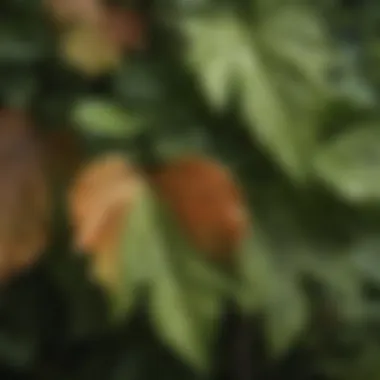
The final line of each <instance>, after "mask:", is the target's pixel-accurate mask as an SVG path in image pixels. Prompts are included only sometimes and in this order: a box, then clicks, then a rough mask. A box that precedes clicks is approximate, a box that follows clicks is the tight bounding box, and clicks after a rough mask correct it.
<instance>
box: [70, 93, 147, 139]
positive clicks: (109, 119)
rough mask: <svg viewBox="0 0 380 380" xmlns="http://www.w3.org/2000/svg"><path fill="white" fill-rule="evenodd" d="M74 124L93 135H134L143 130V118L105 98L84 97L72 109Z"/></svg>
mask: <svg viewBox="0 0 380 380" xmlns="http://www.w3.org/2000/svg"><path fill="white" fill-rule="evenodd" d="M72 120H73V122H74V124H75V125H76V126H77V127H78V128H79V129H81V130H82V131H84V132H85V133H89V134H92V135H103V136H105V137H133V136H135V135H136V134H137V133H139V132H140V131H141V128H142V120H141V119H140V118H138V117H136V116H133V115H131V114H129V113H128V112H126V111H125V110H124V109H123V108H121V107H119V106H117V105H116V104H114V103H111V102H109V101H107V100H103V99H95V98H94V99H84V100H83V101H80V102H79V103H78V104H77V105H76V106H75V107H74V109H73V110H72Z"/></svg>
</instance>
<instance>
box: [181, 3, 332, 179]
mask: <svg viewBox="0 0 380 380" xmlns="http://www.w3.org/2000/svg"><path fill="white" fill-rule="evenodd" d="M180 22H181V28H182V29H183V30H184V32H185V34H186V35H187V37H188V40H189V44H190V47H189V50H188V55H187V59H188V61H189V64H190V66H191V68H192V69H193V70H194V71H195V73H196V74H197V75H198V78H199V81H200V82H201V85H202V86H203V88H204V90H205V94H206V96H207V98H208V100H209V101H210V103H211V104H212V105H213V106H214V107H216V108H217V109H221V108H222V107H223V106H225V105H226V104H227V102H228V101H229V100H230V99H231V96H232V90H234V89H237V91H238V98H239V103H240V105H239V108H240V110H241V112H242V114H243V116H244V117H245V119H246V120H247V122H248V123H249V129H250V131H252V133H253V136H254V138H257V139H258V140H259V141H261V142H262V143H263V144H265V145H266V146H267V147H268V149H270V150H271V152H272V153H273V155H274V156H275V157H276V158H277V160H278V161H279V163H280V164H281V165H282V166H283V167H284V168H286V169H287V170H288V171H289V172H290V174H291V175H293V176H295V177H300V176H302V175H304V174H305V173H304V171H305V168H306V167H307V165H308V163H309V160H310V157H311V152H312V151H313V148H314V145H315V133H316V128H317V114H316V110H318V109H319V108H320V106H321V105H320V104H319V103H320V102H321V101H323V97H324V96H325V95H326V90H327V88H328V86H327V82H326V80H327V78H326V74H327V69H328V68H329V63H330V51H329V49H328V41H327V38H326V37H325V35H324V33H323V30H322V28H321V25H320V22H319V20H318V19H317V18H315V17H314V14H313V13H312V12H311V11H309V10H307V9H304V8H295V7H291V8H279V9H278V11H277V12H275V13H274V14H271V15H270V17H267V18H263V19H262V20H261V19H260V18H259V22H258V24H257V25H256V26H255V27H252V26H250V25H246V24H245V23H244V22H243V21H242V20H241V19H240V18H238V17H237V16H234V15H233V13H232V12H229V13H222V14H216V15H215V14H213V16H208V17H200V16H198V17H189V18H185V19H184V20H182V19H181V21H180ZM290 78H293V79H290ZM284 81H287V83H286V85H285V82H284ZM279 85H280V86H282V88H283V89H284V88H285V89H287V91H288V90H289V89H291V88H292V87H293V90H294V91H293V93H289V92H288V93H287V94H284V93H283V92H281V91H280V90H279ZM305 101H306V103H305ZM289 102H293V103H295V105H294V104H293V105H292V106H291V105H290V104H289Z"/></svg>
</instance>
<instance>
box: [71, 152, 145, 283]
mask: <svg viewBox="0 0 380 380" xmlns="http://www.w3.org/2000/svg"><path fill="white" fill-rule="evenodd" d="M141 185H142V179H141V177H140V175H139V173H138V172H137V171H136V170H135V169H134V168H133V167H132V166H131V165H130V164H129V163H128V162H127V161H126V159H125V157H124V156H123V155H121V154H110V155H107V156H105V157H101V158H99V159H97V160H95V161H94V162H91V163H90V164H88V165H86V166H85V167H84V168H83V170H82V171H80V172H79V174H78V176H77V178H76V180H75V181H74V184H73V185H72V187H71V191H70V194H69V216H70V220H71V223H72V226H73V233H74V241H75V244H76V246H77V248H78V249H81V250H84V251H86V252H88V253H90V257H91V261H92V265H93V272H95V275H96V276H98V277H101V276H103V277H105V278H103V279H102V280H104V281H108V282H110V281H113V280H114V279H115V278H116V275H115V274H114V273H115V272H114V271H115V270H117V265H118V264H117V252H116V244H117V242H118V240H119V239H120V234H121V232H122V231H121V229H122V227H123V223H124V219H125V215H126V213H128V209H129V208H130V207H131V206H132V205H133V202H134V200H135V199H136V196H137V195H138V193H139V189H140V186H141Z"/></svg>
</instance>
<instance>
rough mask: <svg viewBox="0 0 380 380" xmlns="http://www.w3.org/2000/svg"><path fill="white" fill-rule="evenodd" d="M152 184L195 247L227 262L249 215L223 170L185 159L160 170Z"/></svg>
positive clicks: (199, 159)
mask: <svg viewBox="0 0 380 380" xmlns="http://www.w3.org/2000/svg"><path fill="white" fill-rule="evenodd" d="M153 184H154V186H155V187H156V189H157V190H158V192H159V194H160V195H161V196H162V197H163V199H164V200H165V201H166V202H167V203H168V204H169V206H170V207H171V208H172V210H173V211H174V213H175V215H176V217H177V219H178V222H179V223H180V224H181V225H182V227H183V229H184V231H186V232H187V234H188V235H189V238H190V239H191V240H192V241H193V243H194V244H195V245H196V247H198V248H199V249H200V250H202V251H203V252H205V253H206V254H208V255H209V256H210V257H211V258H214V259H218V260H220V259H228V258H230V255H231V253H233V252H234V251H235V250H236V248H237V247H238V246H239V243H240V242H241V241H242V239H243V238H244V236H245V235H246V233H247V231H248V225H249V215H248V211H247V208H246V206H245V204H244V201H243V197H242V194H241V192H240V191H239V189H238V187H237V184H236V182H235V181H234V179H233V177H232V175H231V173H230V172H229V171H228V170H227V169H226V168H225V167H223V166H222V165H221V164H219V163H217V162H214V161H212V160H210V159H208V158H202V157H184V158H182V159H179V160H177V161H175V162H171V163H169V164H167V165H166V166H164V167H163V168H162V169H161V170H159V172H158V173H157V175H155V176H154V178H153Z"/></svg>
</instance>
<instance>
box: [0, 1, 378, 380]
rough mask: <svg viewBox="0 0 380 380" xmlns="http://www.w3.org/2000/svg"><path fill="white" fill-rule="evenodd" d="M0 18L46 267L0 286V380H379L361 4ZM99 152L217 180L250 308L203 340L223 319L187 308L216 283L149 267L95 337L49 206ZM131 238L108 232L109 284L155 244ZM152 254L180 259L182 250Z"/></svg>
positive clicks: (85, 283) (63, 232) (100, 321)
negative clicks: (42, 187)
mask: <svg viewBox="0 0 380 380" xmlns="http://www.w3.org/2000/svg"><path fill="white" fill-rule="evenodd" d="M0 19H1V22H0V99H1V102H2V110H3V111H4V110H5V111H7V110H8V111H9V110H10V111H11V112H16V113H17V112H21V113H22V114H23V115H27V116H26V118H27V120H28V121H29V122H30V123H32V124H33V125H34V131H35V133H36V134H37V137H38V141H39V142H40V145H39V149H40V152H42V153H43V155H44V157H47V159H46V162H47V163H48V166H49V171H48V175H49V183H50V184H51V187H52V189H53V190H52V192H53V200H54V207H53V211H54V215H53V218H52V221H51V222H50V225H49V231H50V239H49V244H48V247H47V248H46V251H45V252H43V254H42V255H41V258H40V259H39V260H38V262H37V263H35V264H34V265H32V266H31V267H30V268H29V269H28V270H27V271H23V273H19V274H17V275H14V276H13V278H12V279H11V280H8V281H6V282H4V284H2V287H1V296H0V378H1V379H4V380H6V379H25V380H26V379H49V380H50V379H54V380H60V379H62V380H64V379H65V380H66V379H70V380H74V379H81V380H85V379H91V380H96V379H99V380H103V379H104V380H106V379H107V380H122V379H123V380H124V379H125V380H148V379H149V380H150V379H161V378H162V379H164V378H165V379H174V378H178V379H181V380H182V379H183V380H185V379H194V380H195V379H220V380H221V379H231V380H232V379H233V380H243V379H244V380H248V379H253V378H255V379H260V380H280V379H281V380H283V379H288V378H289V379H292V380H296V379H299V380H309V379H314V380H317V379H318V380H322V379H324V380H330V379H331V380H340V379H342V380H351V379H352V380H362V379H366V380H379V379H380V365H379V360H378V358H379V355H380V330H379V327H380V302H379V301H380V256H379V255H380V235H379V228H380V208H379V204H380V176H379V175H380V118H379V109H380V108H379V90H380V27H379V26H380V3H378V2H376V1H375V0H364V1H362V2H359V1H357V0H351V1H348V0H346V1H343V0H341V1H338V0H337V1H334V0H320V1H308V0H285V1H284V0H283V1H279V0H218V1H215V0H192V1H190V0H152V1H145V0H144V1H142V0H141V1H137V0H136V1H127V0H120V1H116V0H115V1H109V2H108V1H105V2H102V3H100V2H96V0H45V1H44V2H42V1H38V0H3V1H1V3H0ZM11 115H12V113H11ZM16 119H17V118H16ZM16 119H15V120H16ZM15 120H14V119H13V116H10V117H8V118H4V120H3V119H1V120H0V123H1V128H2V129H3V131H2V132H1V133H3V135H2V136H6V134H7V133H8V132H7V131H9V130H10V129H11V128H13V124H12V123H16V124H17V120H16V121H15ZM4 131H5V132H4ZM1 138H2V139H4V140H3V141H4V142H5V141H8V140H6V137H1ZM4 144H5V143H4ZM5 145H7V144H5ZM7 146H8V145H7ZM9 146H10V145H9ZM0 148H1V147H0ZM1 149H3V150H4V148H1ZM114 150H118V151H120V150H121V151H123V152H125V153H126V154H128V155H129V157H131V158H132V159H133V160H134V161H135V162H136V163H138V164H140V165H141V166H143V167H146V168H150V167H152V166H155V165H160V163H162V162H164V161H165V160H168V159H171V158H173V157H177V156H178V155H179V154H187V153H191V154H201V155H205V156H213V157H217V158H218V160H219V161H220V162H222V163H224V164H225V165H226V166H227V167H229V168H230V169H231V170H232V171H233V173H234V174H235V176H236V178H237V179H238V181H239V182H240V183H241V184H242V187H243V190H244V193H245V194H246V196H247V198H248V201H249V207H250V212H251V214H252V218H253V221H254V227H253V232H254V233H253V241H252V242H250V244H249V245H248V248H247V249H246V250H247V252H246V254H247V255H248V256H252V257H254V260H256V261H253V262H252V268H253V269H252V272H251V273H249V274H248V277H249V278H251V279H253V280H252V281H253V285H250V286H248V285H247V286H246V288H245V289H244V291H245V293H246V294H247V297H248V298H250V299H251V300H252V302H254V301H255V300H256V298H255V297H258V298H257V299H259V298H260V297H263V298H264V299H265V305H267V306H268V307H266V308H265V310H261V309H260V308H258V310H255V313H253V314H254V315H251V314H250V312H245V311H244V310H243V309H244V308H241V309H242V311H241V312H237V311H236V310H235V311H231V313H230V314H231V315H232V316H233V317H235V322H229V323H230V325H231V326H235V327H234V328H233V327H231V326H230V327H231V328H227V327H225V328H224V327H223V326H224V325H225V326H227V325H228V323H227V322H226V323H225V324H223V322H222V323H221V324H220V326H221V327H220V332H218V333H217V334H216V336H215V337H214V339H211V340H210V337H209V335H210V334H211V332H210V331H211V330H210V329H212V326H216V324H217V323H218V322H219V321H223V320H224V319H226V318H227V317H226V315H229V314H228V313H225V311H224V310H227V306H226V308H225V307H224V306H220V308H217V310H219V311H220V312H218V313H216V314H215V313H214V314H213V317H212V318H214V319H212V318H211V319H210V316H208V317H207V318H208V320H207V321H206V322H208V324H207V323H206V322H205V320H206V319H207V318H206V317H205V315H206V314H207V313H206V312H205V311H204V310H203V309H204V308H205V306H204V305H209V306H210V305H214V304H216V303H217V304H218V305H220V303H219V301H218V302H217V301H216V298H217V299H218V300H220V299H222V298H223V297H225V298H226V300H227V299H228V298H230V299H231V300H232V301H233V300H234V299H235V298H234V297H235V296H232V293H233V292H232V291H230V290H231V289H232V288H231V289H230V288H229V291H226V292H225V294H223V296H221V295H220V294H219V293H218V295H217V296H216V295H215V294H216V292H214V288H216V287H217V286H218V285H215V284H216V282H218V281H219V280H220V282H223V284H227V285H228V286H229V281H228V279H226V278H225V277H226V276H224V275H220V273H218V276H216V275H214V273H213V269H215V268H211V267H210V268H208V267H207V266H204V267H203V266H202V265H203V264H202V265H201V266H202V268H203V269H204V272H202V273H203V274H202V275H200V274H198V272H197V273H192V274H191V275H189V277H191V278H190V279H189V284H187V283H186V284H185V285H184V284H183V281H182V282H181V281H180V280H179V279H178V278H180V277H181V276H180V275H178V273H176V269H175V268H176V266H175V265H174V264H173V265H172V264H169V263H165V265H164V264H162V265H161V264H160V262H159V261H157V263H156V267H153V269H152V270H153V271H155V270H156V271H157V273H156V272H155V273H156V274H155V276H156V277H155V278H157V279H159V280H157V281H159V282H158V283H159V284H161V282H160V281H161V280H162V284H163V285H162V289H161V285H160V286H158V288H159V289H160V292H161V293H160V292H156V293H157V294H159V295H155V294H156V293H155V292H153V291H152V290H151V289H150V288H149V286H147V287H146V288H143V289H140V287H139V286H137V285H136V284H134V283H133V284H132V285H131V284H129V285H128V286H127V285H126V288H123V289H119V290H118V291H119V294H118V295H119V297H120V300H121V304H122V306H123V308H124V309H123V310H124V314H123V316H122V318H121V320H120V319H119V320H118V322H117V323H116V324H115V323H114V322H112V323H111V322H110V320H109V315H108V303H109V302H108V301H109V295H108V294H107V293H105V292H104V291H103V289H101V288H100V287H99V286H98V285H96V284H94V283H92V282H91V281H89V279H88V274H87V265H88V263H87V261H86V258H85V257H83V255H77V254H75V252H74V249H73V245H72V231H71V228H70V223H69V221H68V220H67V215H66V214H67V213H66V193H67V187H68V185H69V183H70V180H71V178H72V177H73V176H74V175H75V170H76V169H77V167H78V166H79V165H81V164H82V163H85V162H87V161H88V160H90V159H91V158H93V157H98V156H100V155H102V154H104V153H106V152H110V151H114ZM24 151H25V149H24V147H23V145H22V144H21V145H20V146H17V147H16V148H15V150H14V151H12V152H13V153H12V154H13V156H12V157H11V158H10V160H11V161H12V160H18V159H20V160H25V158H23V157H24V156H23V155H22V154H23V152H24ZM20 157H21V158H20ZM12 162H13V161H12ZM6 165H8V164H5V166H6ZM3 166H4V165H3ZM1 170H3V169H1ZM4 170H5V169H4ZM3 173H6V171H4V172H3ZM0 181H2V185H1V186H5V184H6V183H9V181H10V179H9V177H7V175H6V174H1V176H0ZM0 203H1V207H0V214H1V212H2V211H1V209H2V208H3V209H4V210H5V208H6V201H5V200H3V201H0ZM4 212H5V211H4ZM21 218H22V217H21ZM3 219H4V218H3ZM168 223H169V222H168ZM158 224H159V223H158ZM168 225H169V224H168ZM152 226H154V225H153V224H152ZM150 228H151V230H149V229H148V230H147V231H148V233H147V234H146V235H145V238H146V239H147V240H149V242H150V244H146V245H144V248H142V247H141V246H139V245H138V243H135V246H134V247H132V248H131V245H133V244H131V243H130V242H129V241H128V238H127V236H129V235H128V233H127V231H126V232H125V236H124V237H123V241H125V246H123V247H124V248H122V250H121V251H122V255H126V256H128V255H134V257H137V259H136V263H135V264H134V265H136V266H135V267H130V266H129V264H128V265H127V264H125V267H123V270H125V272H123V273H124V276H125V277H126V278H127V277H128V276H132V277H133V274H134V273H135V272H134V271H137V270H138V268H139V265H140V264H142V265H143V266H144V265H145V264H146V262H143V261H142V260H143V257H148V256H146V252H145V251H144V252H145V253H144V255H143V254H142V253H141V252H140V251H141V250H149V249H150V248H149V247H151V249H152V250H154V249H155V248H153V247H154V246H155V244H159V242H158V240H159V238H157V236H156V235H157V231H153V230H154V227H150ZM169 229H170V231H171V235H175V233H174V232H173V231H174V230H175V228H174V227H173V228H172V227H170V228H169ZM149 231H150V232H149ZM160 233H161V232H160ZM150 234H151V235H150ZM169 235H170V234H169ZM22 238H23V237H22V235H21V234H20V235H19V239H22ZM131 239H132V240H133V236H132V237H131ZM166 239H167V241H166V244H167V245H166V247H171V248H170V249H171V250H172V251H175V255H174V256H176V257H177V258H178V257H179V258H180V259H179V261H181V257H182V256H181V255H182V250H183V251H187V249H188V248H187V247H186V243H185V242H183V244H182V243H181V241H178V240H179V239H178V236H174V237H173V236H167V237H166ZM0 241H1V239H0ZM123 244H124V243H123ZM136 244H137V246H136ZM181 244H182V245H181ZM3 250H4V249H3ZM131 251H133V252H131ZM162 251H163V252H164V253H163V254H162V262H163V261H164V260H167V259H168V260H169V261H170V260H171V258H172V256H173V252H169V248H168V250H167V252H166V251H165V249H164V248H162ZM41 253H42V252H41ZM140 253H141V255H140ZM2 254H3V255H6V254H7V253H2ZM139 257H141V258H140V263H139V262H138V261H139V260H138V258H139ZM123 262H124V261H123ZM268 263H270V264H268ZM177 264H178V263H177ZM177 264H176V265H177ZM182 265H185V266H187V265H188V264H187V262H185V261H184V264H182ZM189 265H190V264H189ZM140 266H141V265H140ZM180 266H181V264H180ZM268 266H270V268H269V269H268V268H267V267H268ZM121 267H122V265H121ZM164 267H165V268H164ZM159 268H160V269H159ZM194 268H197V267H194ZM247 268H251V267H250V266H247ZM160 270H161V272H160ZM215 270H216V272H218V271H217V269H215ZM194 271H195V272H196V271H197V269H194ZM136 273H137V272H136ZM128 278H129V277H128ZM168 278H170V281H171V282H170V281H169V280H167V279H168ZM192 281H195V282H196V283H197V284H198V285H197V286H198V288H200V289H198V288H197V289H196V290H194V285H190V284H192ZM126 282H128V281H126ZM132 282H133V281H132ZM132 282H131V283H132ZM227 285H226V286H227ZM197 286H195V288H196V287H197ZM127 288H128V289H127ZM135 288H136V289H135ZM137 288H138V289H137ZM173 288H175V289H177V290H176V292H177V293H176V296H175V295H173V294H174V291H173ZM165 289H166V290H165ZM178 289H180V290H178ZM211 289H212V290H211ZM140 290H141V292H140ZM137 293H138V296H136V295H137ZM140 293H141V294H140ZM172 293H173V294H172ZM238 293H239V292H238ZM234 294H235V293H234ZM239 294H240V293H239ZM132 295H133V297H134V298H136V302H135V303H134V305H133V307H128V308H126V305H127V304H128V302H129V301H130V300H131V297H132ZM135 296H136V297H135ZM176 297H177V298H176ZM236 297H237V298H239V296H236ZM156 298H157V299H156ZM232 301H231V302H232ZM235 301H236V300H235ZM202 302H203V303H202ZM223 302H224V298H223ZM236 302H237V301H236ZM202 305H203V306H202ZM223 305H224V303H223ZM210 307H211V306H210ZM218 307H219V306H218ZM202 308H203V309H202ZM188 310H190V311H188ZM215 310H216V309H215ZM245 314H247V315H246V319H247V320H248V322H247V321H245V319H244V318H243V315H245ZM205 318H206V319H205ZM239 318H240V319H239ZM156 319H159V320H156ZM227 319H228V318H227ZM230 319H231V318H230ZM233 319H234V318H232V319H231V320H233ZM189 320H191V321H192V322H191V323H190V322H189ZM237 320H239V321H240V322H239V321H238V322H237ZM243 320H244V321H243ZM210 321H211V324H210ZM173 326H174V327H173ZM176 326H177V327H176ZM178 326H179V327H178ZM181 326H182V327H181ZM210 326H211V327H210ZM218 326H219V324H218ZM268 326H269V328H267V327H268ZM253 330H254V331H253ZM178 331H180V332H181V331H183V336H180V335H181V334H182V332H181V333H178ZM218 331H219V330H218ZM223 331H229V332H228V333H227V332H226V333H225V334H224V333H222V332H223ZM173 334H174V335H173ZM219 335H220V336H219ZM222 335H226V336H228V337H226V338H225V339H224V338H222ZM244 337H245V338H244ZM244 340H247V341H248V342H245V343H244V342H243V341H244ZM268 341H270V342H271V344H272V343H273V347H277V348H279V351H278V352H280V353H279V354H278V355H276V356H273V355H272V354H271V350H270V349H269V348H268V346H270V344H269V343H268ZM244 347H245V348H244ZM189 358H191V359H189Z"/></svg>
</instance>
